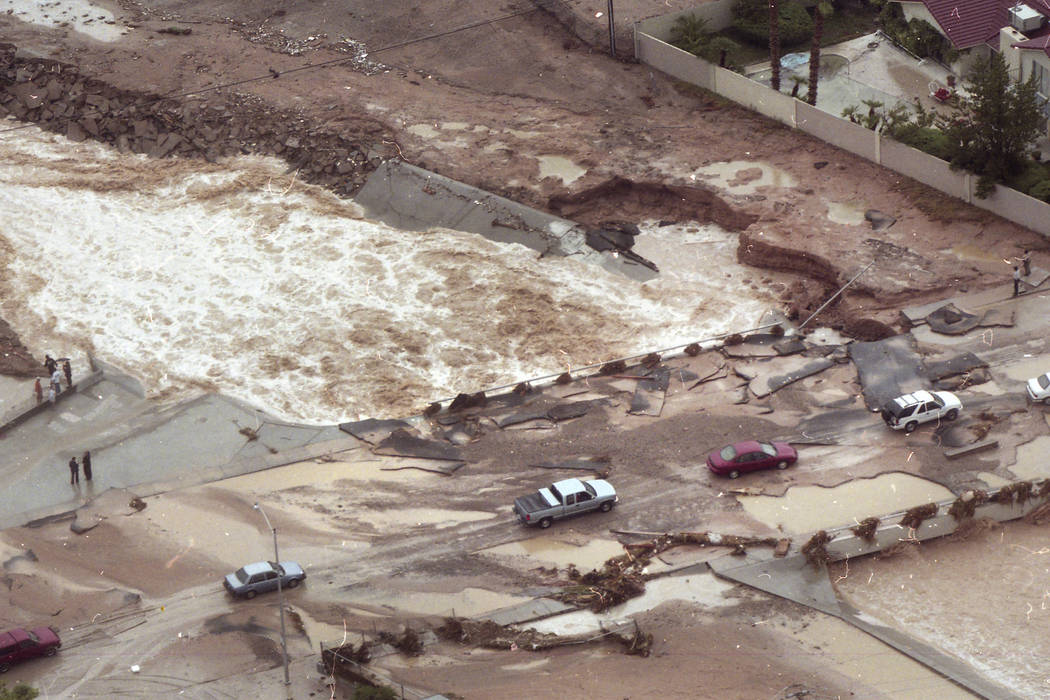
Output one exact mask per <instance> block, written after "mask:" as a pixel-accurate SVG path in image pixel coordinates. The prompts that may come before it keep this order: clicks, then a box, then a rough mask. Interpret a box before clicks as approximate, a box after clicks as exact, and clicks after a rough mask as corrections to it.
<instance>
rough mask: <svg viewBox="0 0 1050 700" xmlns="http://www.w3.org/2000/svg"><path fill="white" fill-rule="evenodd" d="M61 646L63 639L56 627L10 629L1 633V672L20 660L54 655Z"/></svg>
mask: <svg viewBox="0 0 1050 700" xmlns="http://www.w3.org/2000/svg"><path fill="white" fill-rule="evenodd" d="M61 646H62V640H61V639H59V638H58V630H56V629H55V628H54V627H37V628H35V629H31V630H26V629H22V628H21V627H19V628H17V629H13V630H8V631H7V632H4V633H3V634H0V673H5V672H6V671H7V670H8V669H9V668H11V667H12V666H13V665H15V664H16V663H18V662H20V661H27V660H29V659H35V658H36V657H38V656H54V655H55V652H57V651H58V648H59V647H61Z"/></svg>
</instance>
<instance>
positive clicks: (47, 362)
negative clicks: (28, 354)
mask: <svg viewBox="0 0 1050 700" xmlns="http://www.w3.org/2000/svg"><path fill="white" fill-rule="evenodd" d="M44 367H46V368H47V373H48V374H54V373H55V370H56V369H58V363H57V362H55V358H53V357H51V356H50V355H44Z"/></svg>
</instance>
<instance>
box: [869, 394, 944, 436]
mask: <svg viewBox="0 0 1050 700" xmlns="http://www.w3.org/2000/svg"><path fill="white" fill-rule="evenodd" d="M961 410H962V402H961V401H959V399H958V397H956V396H955V394H953V393H951V392H950V391H916V392H915V393H913V394H905V395H904V396H898V397H897V398H895V399H893V400H892V401H888V402H887V403H886V405H884V406H883V407H882V419H883V420H884V421H886V425H888V426H890V427H891V428H893V429H894V430H901V429H902V428H903V429H904V430H905V431H907V432H909V433H910V432H911V431H913V430H915V429H916V428H917V427H919V425H920V424H921V423H928V422H930V421H931V420H940V419H942V418H943V419H944V420H955V419H956V418H958V417H959V411H961Z"/></svg>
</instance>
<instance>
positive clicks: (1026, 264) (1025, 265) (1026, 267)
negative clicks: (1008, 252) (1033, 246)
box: [1021, 248, 1032, 277]
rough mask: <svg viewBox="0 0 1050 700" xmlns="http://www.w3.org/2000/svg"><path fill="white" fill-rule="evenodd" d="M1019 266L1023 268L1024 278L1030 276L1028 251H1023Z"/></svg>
mask: <svg viewBox="0 0 1050 700" xmlns="http://www.w3.org/2000/svg"><path fill="white" fill-rule="evenodd" d="M1021 265H1022V266H1023V268H1024V276H1025V277H1028V275H1030V274H1032V254H1031V253H1030V252H1028V249H1027V248H1025V249H1024V255H1023V256H1022V257H1021Z"/></svg>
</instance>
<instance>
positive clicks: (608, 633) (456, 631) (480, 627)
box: [435, 617, 653, 656]
mask: <svg viewBox="0 0 1050 700" xmlns="http://www.w3.org/2000/svg"><path fill="white" fill-rule="evenodd" d="M435 632H436V633H437V635H438V636H439V637H441V638H442V639H447V640H449V641H453V642H456V643H458V644H467V645H471V646H479V647H484V648H486V649H507V650H511V651H516V650H519V649H523V650H525V651H543V650H545V649H552V648H554V647H561V646H571V645H575V644H587V643H589V642H599V641H605V640H609V639H612V640H615V641H618V642H619V643H620V644H621V645H623V647H624V653H627V654H631V655H635V656H649V652H650V651H651V649H652V646H653V635H652V634H647V633H644V632H642V631H641V629H640V628H639V627H638V623H637V622H635V623H634V626H633V628H632V631H629V632H627V631H618V630H606V629H605V628H602V629H601V630H600V631H599V632H597V633H587V634H576V635H565V636H563V635H559V634H552V633H546V632H537V631H536V630H535V629H527V630H518V629H514V628H512V627H505V626H503V625H500V624H497V623H495V622H493V621H492V620H467V619H464V618H461V617H446V618H445V621H444V622H443V623H442V624H441V626H440V627H438V628H437V629H436V630H435Z"/></svg>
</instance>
